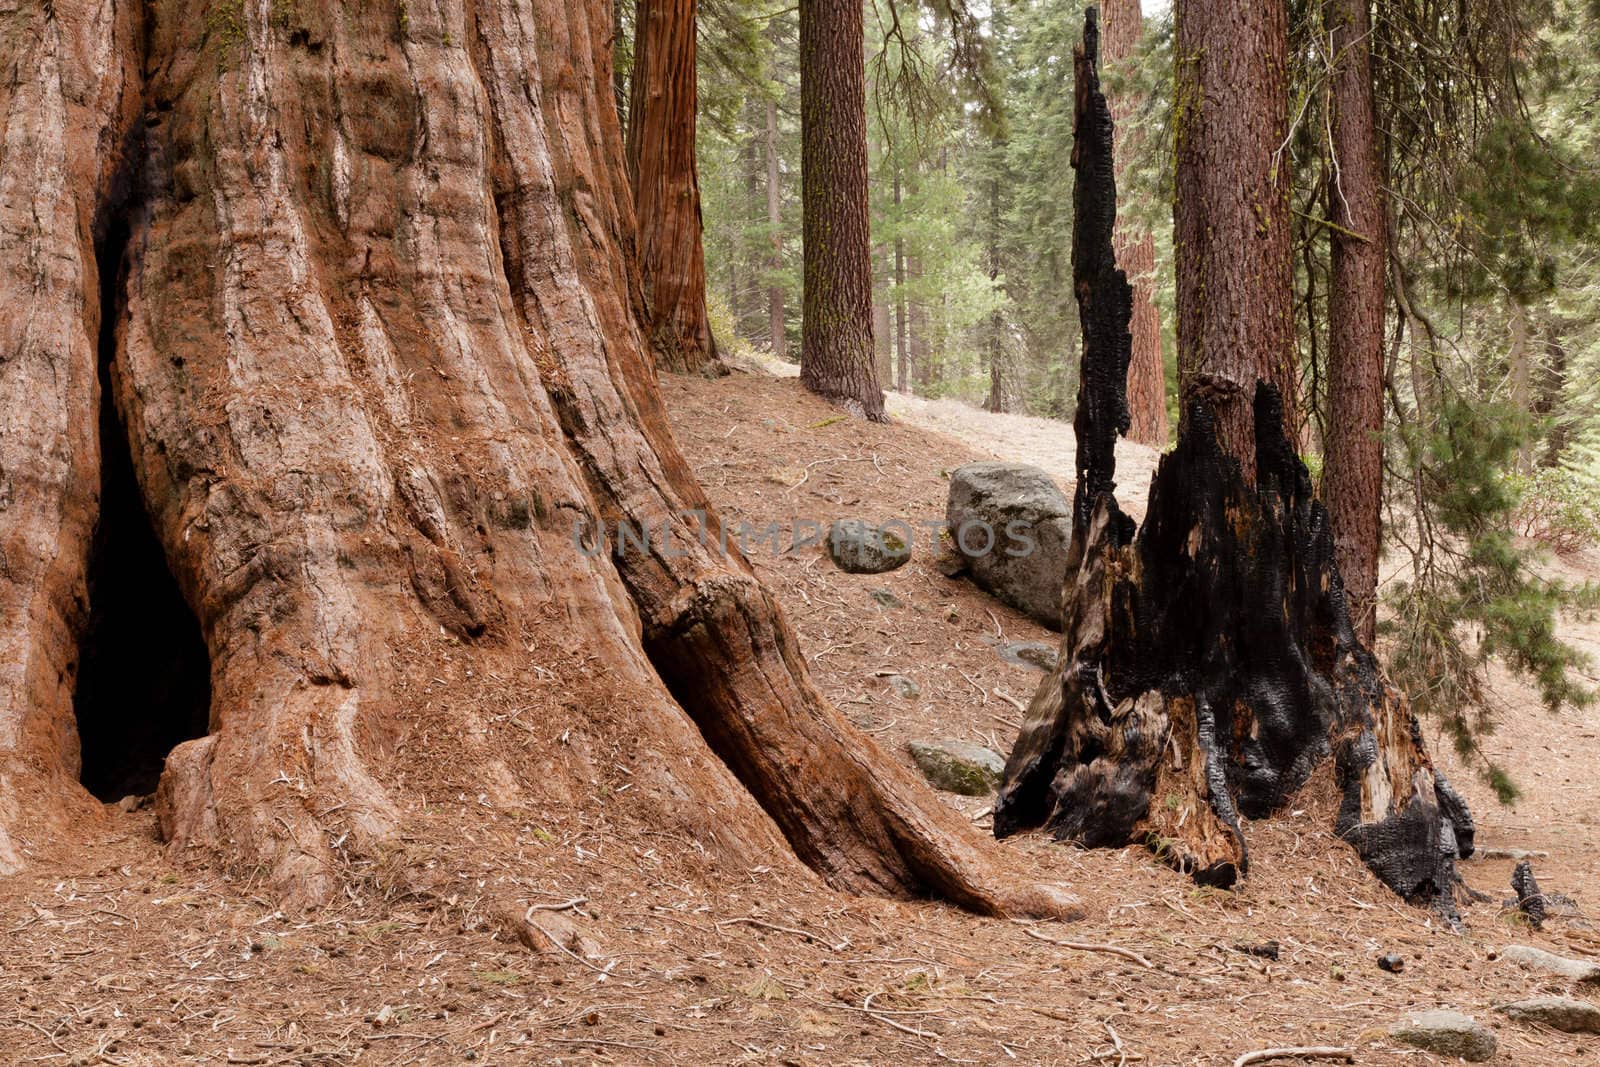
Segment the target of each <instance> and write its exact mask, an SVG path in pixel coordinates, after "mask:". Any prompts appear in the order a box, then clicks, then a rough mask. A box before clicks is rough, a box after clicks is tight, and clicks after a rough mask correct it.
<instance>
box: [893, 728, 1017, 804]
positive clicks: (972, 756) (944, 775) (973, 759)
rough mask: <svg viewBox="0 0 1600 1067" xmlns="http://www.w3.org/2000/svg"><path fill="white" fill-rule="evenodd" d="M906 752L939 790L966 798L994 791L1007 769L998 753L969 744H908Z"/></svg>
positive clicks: (921, 742)
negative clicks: (1001, 775) (1002, 773)
mask: <svg viewBox="0 0 1600 1067" xmlns="http://www.w3.org/2000/svg"><path fill="white" fill-rule="evenodd" d="M906 751H908V752H910V753H911V758H912V759H913V760H915V761H916V763H917V766H918V767H919V768H920V769H921V770H922V774H923V776H924V777H925V778H927V779H928V781H929V782H930V783H932V784H933V786H934V787H935V788H937V789H943V790H945V791H946V792H948V793H960V794H962V795H963V796H969V797H981V796H983V795H984V794H986V793H989V792H992V791H993V790H995V789H996V788H998V787H999V785H1000V772H1002V771H1004V770H1005V769H1006V761H1005V760H1003V759H1001V758H1000V754H999V753H998V752H995V751H993V750H992V749H987V748H984V747H983V746H982V745H972V744H968V743H967V742H965V741H907V742H906Z"/></svg>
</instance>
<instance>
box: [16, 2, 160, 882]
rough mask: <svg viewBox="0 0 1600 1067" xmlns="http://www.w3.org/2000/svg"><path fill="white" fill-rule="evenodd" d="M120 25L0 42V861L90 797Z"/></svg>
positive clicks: (128, 42)
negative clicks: (84, 721) (88, 626)
mask: <svg viewBox="0 0 1600 1067" xmlns="http://www.w3.org/2000/svg"><path fill="white" fill-rule="evenodd" d="M137 34H138V24H137V21H136V20H135V19H134V18H133V17H132V12H131V10H130V9H128V8H125V7H118V6H114V5H113V4H112V3H111V2H110V0H103V2H99V3H82V4H78V5H64V4H63V5H57V7H56V9H55V11H54V12H53V13H52V12H51V11H50V9H49V8H48V7H47V6H46V5H43V4H38V5H29V6H25V7H23V8H21V9H18V10H16V11H13V12H12V13H10V14H9V15H7V22H6V31H5V35H4V37H3V38H0V60H3V69H4V70H5V71H6V73H5V75H4V76H3V77H0V294H3V299H0V874H6V873H10V872H11V871H14V870H16V869H17V867H18V866H20V865H21V864H22V863H23V862H24V860H25V859H26V856H27V853H28V852H29V851H30V850H31V847H32V846H33V844H34V843H35V842H36V841H37V839H38V838H39V837H40V836H41V835H43V834H45V833H47V832H49V831H50V830H51V829H53V828H59V826H60V825H61V824H62V823H63V822H64V821H65V819H66V817H67V816H69V815H71V816H77V817H82V816H84V815H86V814H89V813H92V812H96V811H97V810H98V809H97V806H96V805H94V804H92V802H91V801H90V798H89V797H88V795H87V794H86V793H83V792H82V791H81V790H77V789H76V788H74V787H73V784H72V783H73V782H74V780H75V779H76V778H77V775H78V740H77V736H76V730H75V727H74V724H73V708H72V693H73V672H74V669H75V666H76V662H77V656H78V649H77V635H78V633H79V632H80V631H81V628H82V627H83V626H84V624H85V621H86V619H85V604H84V597H83V591H84V587H85V579H86V564H87V560H88V555H89V541H90V537H91V535H92V533H93V530H94V522H95V516H96V513H97V510H98V505H99V499H98V498H99V482H100V447H99V440H98V434H97V421H98V420H97V419H96V418H95V411H96V404H97V403H98V399H99V392H100V390H99V385H98V382H97V370H96V368H97V356H96V348H97V343H98V338H99V336H100V327H101V300H100V281H99V278H98V277H97V271H96V260H95V245H94V242H95V241H97V240H103V239H104V238H105V237H106V235H107V232H108V229H109V218H110V216H111V215H112V214H113V213H115V212H116V211H117V209H118V208H119V207H120V206H121V205H120V203H119V202H118V201H119V198H120V189H121V187H122V186H123V185H125V181H124V180H123V178H124V171H125V163H126V160H125V156H124V151H123V149H124V145H125V142H126V140H127V138H128V136H129V134H130V131H131V130H132V129H133V128H134V126H135V122H136V120H137V117H138V115H139V110H140V106H141V101H140V99H139V94H138V84H137V81H138V76H139V65H138V52H137V49H136V42H137V39H138V38H137ZM109 273H110V275H111V278H112V280H113V281H114V279H115V273H116V268H115V266H114V265H112V266H111V267H110V270H109Z"/></svg>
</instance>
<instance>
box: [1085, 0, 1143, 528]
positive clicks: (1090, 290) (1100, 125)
mask: <svg viewBox="0 0 1600 1067" xmlns="http://www.w3.org/2000/svg"><path fill="white" fill-rule="evenodd" d="M1072 59H1073V73H1074V94H1073V96H1074V106H1073V140H1072V167H1073V170H1074V171H1076V174H1075V175H1074V178H1073V186H1072V211H1073V222H1072V286H1073V290H1074V292H1075V293H1076V294H1077V298H1078V321H1079V323H1080V325H1081V328H1082V330H1083V357H1082V364H1081V367H1082V370H1081V373H1080V375H1079V379H1078V413H1077V416H1076V417H1075V418H1074V419H1073V423H1072V428H1073V432H1074V434H1075V435H1076V437H1077V440H1078V450H1077V455H1078V460H1077V463H1078V486H1077V491H1076V493H1075V494H1074V499H1073V509H1072V519H1073V533H1074V540H1075V541H1081V540H1082V538H1083V535H1084V533H1085V532H1086V530H1087V528H1088V523H1089V514H1090V512H1091V511H1092V510H1093V508H1094V502H1095V500H1096V499H1097V498H1098V497H1099V496H1100V495H1101V494H1102V493H1110V492H1112V491H1113V490H1114V489H1115V488H1116V481H1115V475H1116V469H1117V460H1116V446H1117V435H1118V434H1125V433H1127V432H1128V424H1129V416H1128V393H1127V381H1128V359H1129V357H1130V356H1131V355H1132V352H1133V337H1132V335H1131V334H1130V333H1129V332H1128V322H1129V320H1131V319H1132V317H1133V287H1132V286H1130V285H1129V284H1128V276H1127V275H1126V274H1125V273H1123V271H1122V270H1120V269H1119V268H1118V267H1117V256H1116V252H1115V251H1114V250H1113V248H1112V243H1111V235H1112V230H1113V227H1114V226H1115V225H1116V221H1117V178H1116V168H1115V166H1114V163H1113V160H1112V152H1113V147H1112V145H1113V133H1114V131H1113V124H1112V121H1111V108H1110V107H1109V106H1108V105H1107V104H1106V97H1105V94H1104V93H1102V92H1101V91H1100V26H1099V9H1098V8H1095V7H1090V8H1088V9H1087V10H1086V11H1084V13H1083V39H1082V40H1081V41H1080V42H1079V43H1078V45H1077V47H1076V48H1074V49H1073V56H1072ZM1128 533H1129V534H1130V535H1131V534H1132V530H1131V529H1130V530H1129V531H1128Z"/></svg>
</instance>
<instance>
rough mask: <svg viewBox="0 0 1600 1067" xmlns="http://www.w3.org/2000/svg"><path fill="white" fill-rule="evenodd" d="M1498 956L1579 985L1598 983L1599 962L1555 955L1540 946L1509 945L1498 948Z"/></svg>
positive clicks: (1508, 961) (1599, 975)
mask: <svg viewBox="0 0 1600 1067" xmlns="http://www.w3.org/2000/svg"><path fill="white" fill-rule="evenodd" d="M1500 958H1501V959H1503V960H1505V961H1506V962H1507V963H1515V964H1516V965H1517V966H1519V967H1524V968H1526V969H1528V970H1530V971H1542V972H1544V973H1545V974H1553V975H1555V976H1556V977H1558V978H1565V979H1568V980H1569V981H1572V982H1576V983H1578V984H1579V985H1594V984H1597V983H1600V964H1597V963H1591V962H1590V961H1588V960H1571V959H1567V958H1566V957H1565V956H1557V955H1556V954H1555V953H1553V952H1546V951H1545V950H1544V949H1542V948H1531V947H1529V946H1527V945H1509V946H1507V947H1506V948H1503V949H1501V950H1500Z"/></svg>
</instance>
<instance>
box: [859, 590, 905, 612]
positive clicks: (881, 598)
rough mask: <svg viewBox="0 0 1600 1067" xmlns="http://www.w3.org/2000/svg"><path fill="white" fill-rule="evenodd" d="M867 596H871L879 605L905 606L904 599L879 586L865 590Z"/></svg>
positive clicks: (886, 606) (889, 606)
mask: <svg viewBox="0 0 1600 1067" xmlns="http://www.w3.org/2000/svg"><path fill="white" fill-rule="evenodd" d="M867 596H869V597H871V598H872V599H873V601H874V602H875V603H877V604H878V605H879V606H880V607H885V608H899V607H904V606H905V602H904V601H902V600H901V599H900V598H899V597H897V596H895V595H894V594H893V593H891V592H890V591H889V590H887V589H884V588H882V587H881V586H880V587H879V588H877V589H869V590H867Z"/></svg>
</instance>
